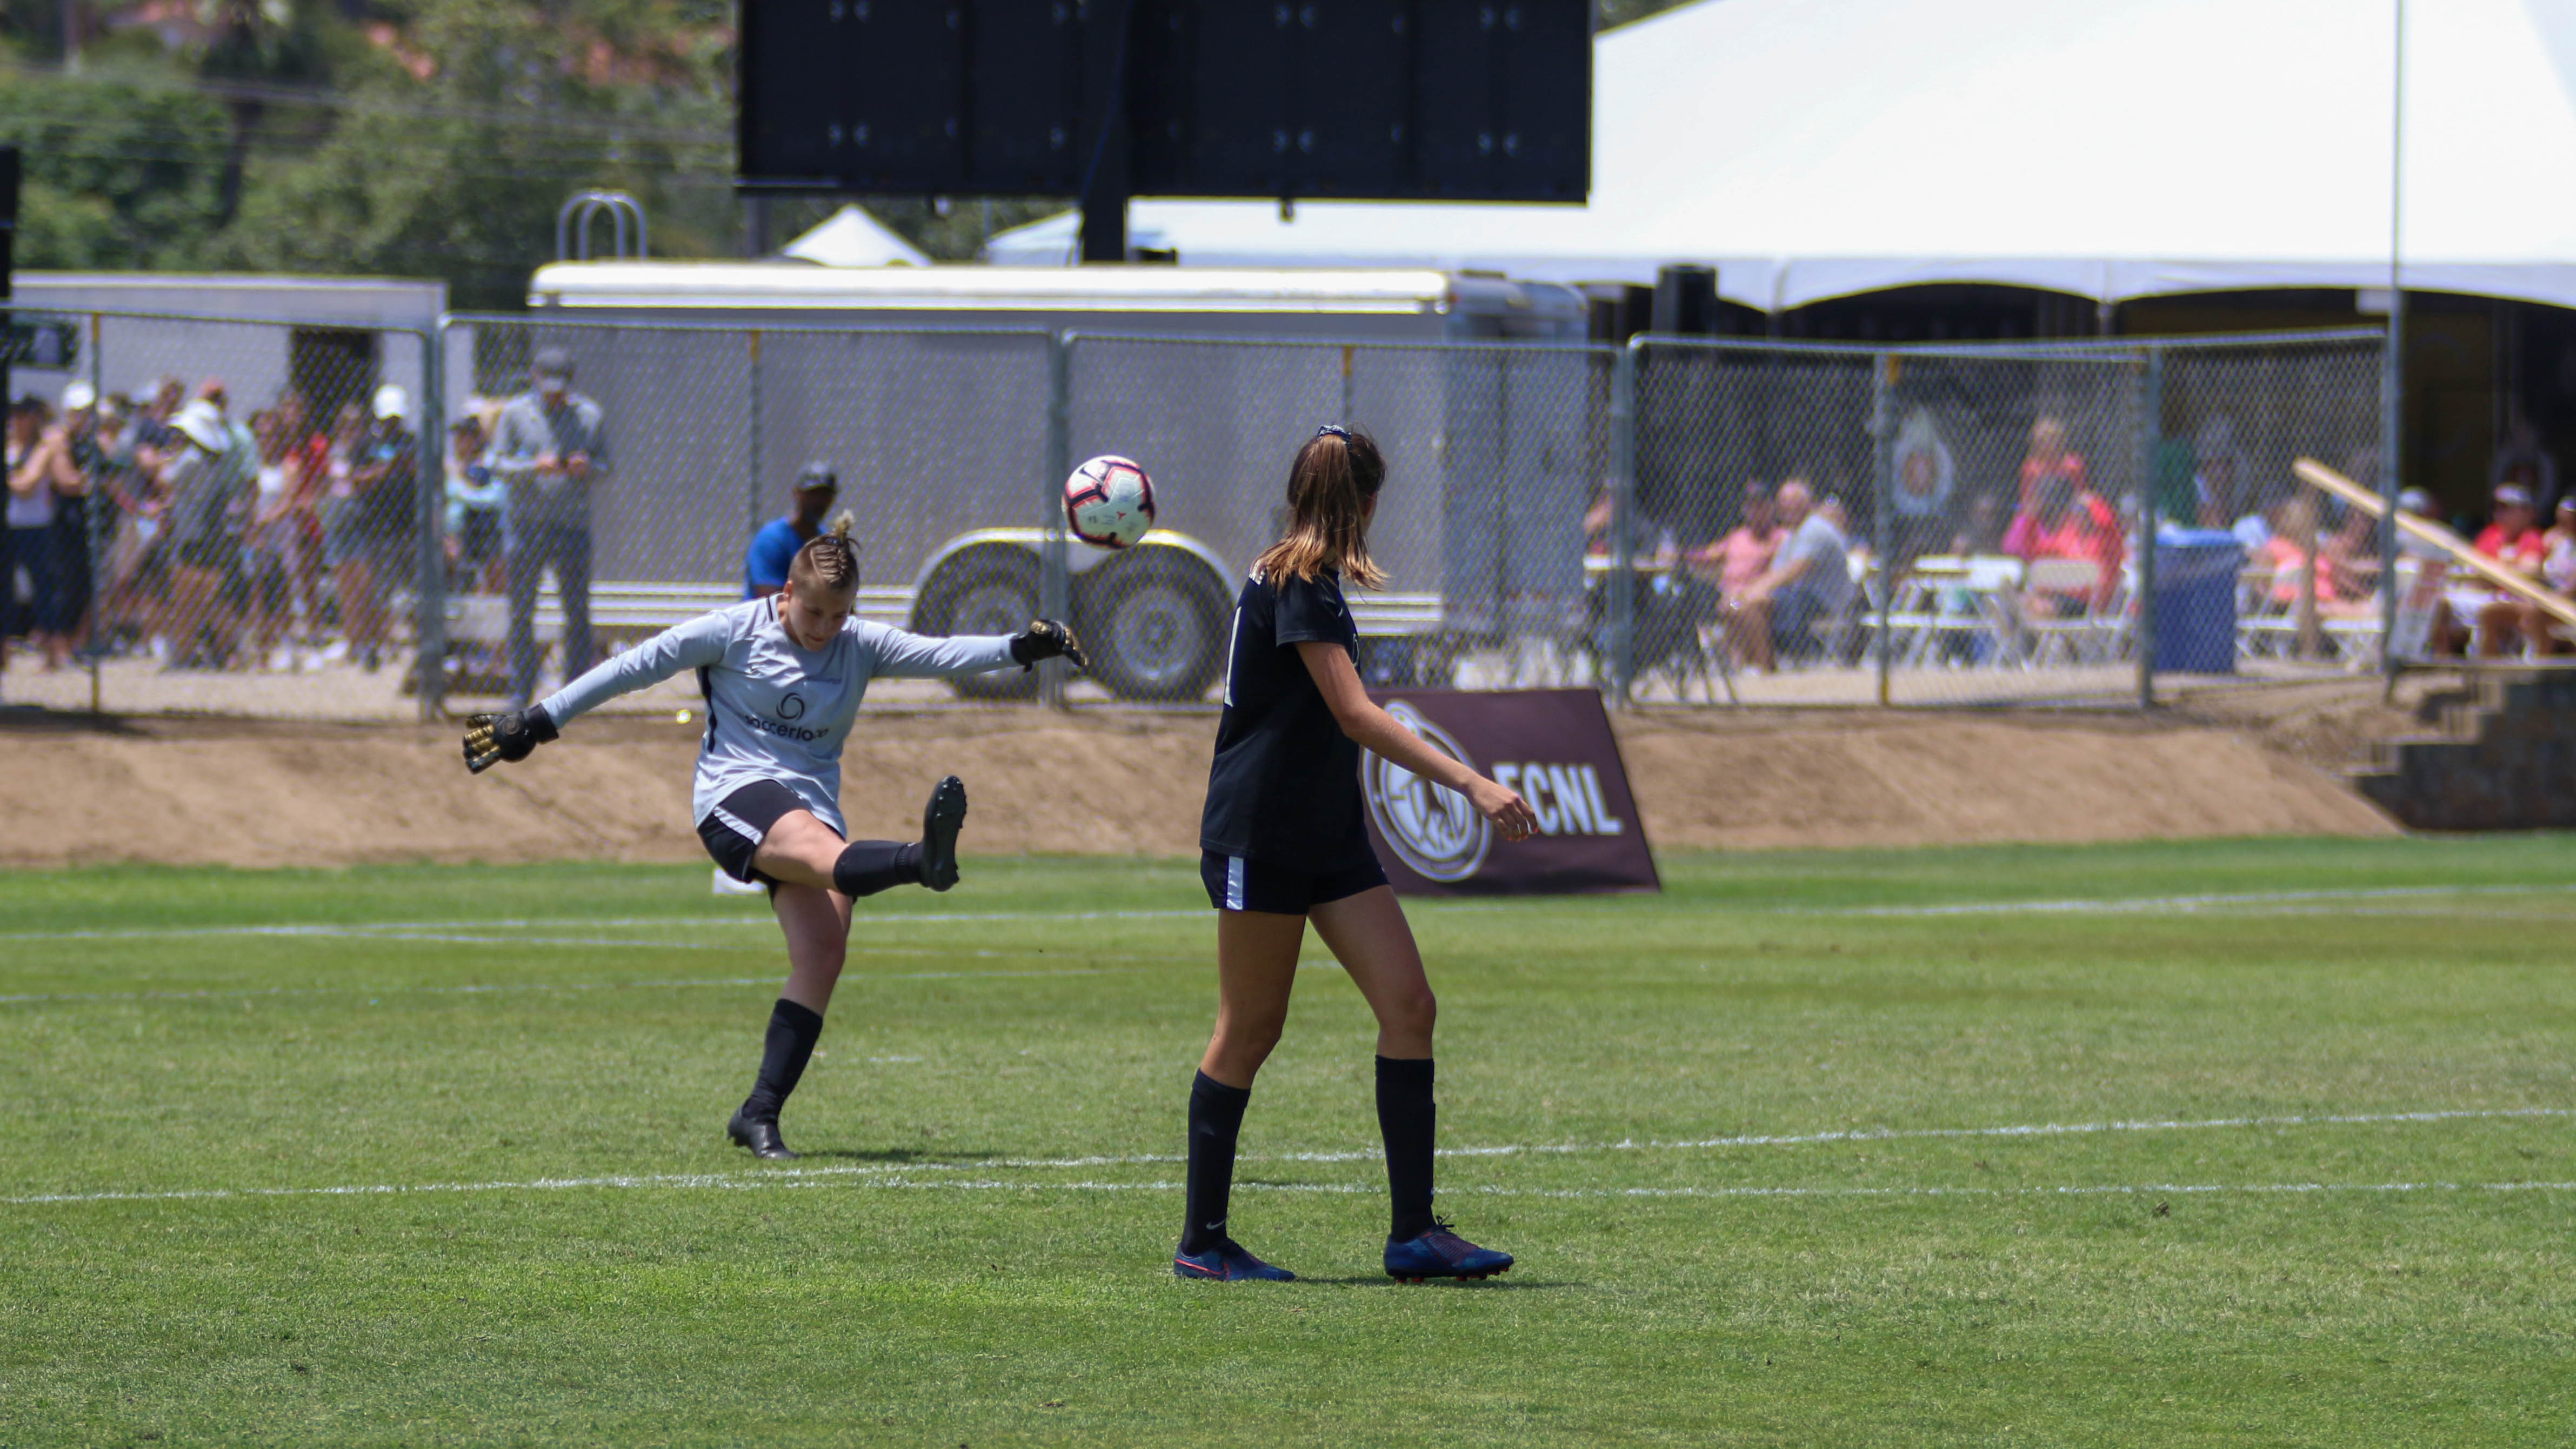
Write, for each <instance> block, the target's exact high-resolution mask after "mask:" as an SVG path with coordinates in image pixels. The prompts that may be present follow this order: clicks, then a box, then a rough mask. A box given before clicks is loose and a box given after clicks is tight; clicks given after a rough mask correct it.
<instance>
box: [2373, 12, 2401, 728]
mask: <svg viewBox="0 0 2576 1449" xmlns="http://www.w3.org/2000/svg"><path fill="white" fill-rule="evenodd" d="M2394 9H2395V11H2396V21H2397V25H2396V45H2395V47H2394V50H2395V57H2394V62H2393V66H2392V69H2391V73H2390V85H2389V95H2388V102H2389V104H2388V110H2389V140H2388V344H2387V346H2386V348H2385V349H2384V350H2383V351H2382V352H2381V354H2380V359H2379V500H2380V502H2381V503H2383V504H2385V505H2386V506H2385V507H2383V508H2382V509H2381V510H2380V512H2379V667H2380V670H2381V672H2382V673H2383V674H2384V675H2385V676H2386V680H2387V683H2386V686H2385V688H2386V692H2387V694H2388V695H2390V696H2391V697H2394V696H2395V694H2396V693H2397V672H2398V658H2397V495H2398V493H2399V492H2400V491H2402V489H2403V488H2404V486H2405V485H2404V482H2403V475H2404V473H2405V471H2406V469H2405V456H2406V455H2405V453H2404V451H2403V448H2404V446H2405V441H2406V437H2405V426H2404V424H2405V413H2406V409H2405V399H2406V282H2405V275H2404V272H2403V271H2402V269H2401V259H2402V258H2403V257H2404V255H2405V251H2404V247H2403V242H2404V240H2405V233H2404V229H2403V225H2404V219H2405V206H2404V200H2405V195H2406V191H2405V179H2406V0H2394Z"/></svg>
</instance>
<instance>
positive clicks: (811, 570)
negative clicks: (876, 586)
mask: <svg viewBox="0 0 2576 1449" xmlns="http://www.w3.org/2000/svg"><path fill="white" fill-rule="evenodd" d="M857 521H858V520H856V519H855V518H853V517H851V516H850V514H849V513H848V512H846V511H844V512H843V513H842V514H841V516H840V517H838V518H835V519H833V520H832V526H831V528H830V529H829V530H828V531H826V532H823V533H819V534H816V535H815V536H814V537H813V538H812V539H811V540H810V541H808V542H807V543H806V545H805V546H804V547H803V548H800V549H798V550H797V551H796V561H795V562H794V563H793V564H790V565H788V568H787V579H788V582H789V583H790V584H792V585H794V586H795V588H796V591H797V592H798V593H800V594H801V593H808V592H811V591H812V590H815V589H822V590H825V591H827V592H830V593H835V594H844V593H849V592H851V591H853V590H855V589H857V588H858V586H859V546H858V545H857V544H855V543H852V542H851V541H850V527H851V525H852V524H854V523H856V522H857Z"/></svg>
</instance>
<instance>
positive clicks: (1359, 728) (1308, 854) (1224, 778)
mask: <svg viewBox="0 0 2576 1449" xmlns="http://www.w3.org/2000/svg"><path fill="white" fill-rule="evenodd" d="M1385 481H1386V460H1385V459H1384V457H1382V456H1381V455H1380V454H1379V452H1378V449H1377V444H1376V443H1374V442H1373V441H1371V440H1370V439H1369V437H1368V436H1367V435H1366V434H1364V433H1353V432H1348V431H1345V430H1344V429H1341V428H1333V427H1328V428H1324V429H1322V430H1321V431H1319V432H1318V433H1316V435H1315V437H1314V438H1313V440H1311V441H1310V442H1308V443H1307V444H1306V446H1305V447H1304V448H1302V449H1300V450H1299V451H1298V453H1297V462H1296V465H1295V466H1294V467H1293V468H1291V469H1290V470H1289V475H1288V507H1289V513H1290V523H1289V528H1288V536H1287V537H1285V538H1283V539H1281V540H1280V541H1279V542H1277V543H1275V544H1273V545H1271V546H1270V548H1269V549H1268V550H1267V551H1266V552H1264V553H1263V554H1262V555H1261V558H1260V560H1259V561H1258V562H1257V563H1255V564H1254V565H1253V569H1252V577H1251V578H1250V579H1249V580H1247V581H1246V582H1245V583H1244V586H1243V593H1242V595H1241V596H1240V597H1239V598H1238V599H1237V600H1236V601H1235V606H1234V635H1233V641H1232V644H1231V645H1230V647H1229V650H1228V654H1229V657H1228V659H1227V661H1226V676H1225V712H1224V714H1223V716H1222V718H1221V719H1220V720H1219V722H1218V724H1217V733H1216V763H1215V764H1214V765H1213V766H1212V767H1210V769H1209V771H1208V793H1207V812H1206V815H1205V817H1204V819H1203V820H1202V823H1201V824H1200V827H1199V847H1200V851H1201V854H1200V861H1199V872H1200V874H1201V876H1203V877H1204V878H1205V880H1206V882H1207V890H1208V900H1209V903H1210V904H1212V905H1214V906H1215V907H1216V909H1217V928H1216V942H1217V944H1216V959H1217V990H1218V997H1217V1015H1216V1034H1215V1036H1214V1037H1213V1038H1212V1039H1211V1040H1210V1041H1209V1042H1208V1049H1207V1055H1206V1056H1205V1057H1204V1058H1202V1059H1201V1060H1200V1062H1199V1074H1198V1079H1197V1081H1195V1082H1194V1083H1192V1084H1191V1087H1190V1152H1189V1162H1190V1165H1189V1185H1188V1205H1187V1213H1188V1216H1187V1219H1186V1220H1185V1221H1184V1222H1183V1223H1182V1225H1181V1245H1180V1250H1179V1252H1177V1253H1176V1254H1175V1255H1174V1256H1173V1260H1172V1271H1173V1272H1174V1273H1176V1274H1178V1275H1179V1276H1181V1277H1184V1278H1216V1279H1244V1278H1273V1279H1285V1278H1293V1277H1295V1276H1296V1275H1295V1274H1293V1273H1290V1272H1289V1271H1287V1270H1286V1269H1284V1268H1276V1267H1273V1266H1271V1265H1270V1264H1268V1263H1265V1262H1263V1261H1261V1260H1260V1259H1259V1258H1256V1257H1254V1256H1253V1255H1252V1254H1250V1253H1249V1252H1246V1251H1245V1250H1244V1249H1243V1247H1242V1246H1241V1245H1240V1244H1238V1243H1236V1242H1235V1241H1234V1239H1233V1238H1232V1237H1231V1236H1229V1235H1228V1234H1227V1232H1226V1197H1227V1194H1228V1191H1229V1189H1230V1188H1231V1187H1232V1185H1233V1180H1234V1144H1235V1135H1236V1133H1237V1131H1238V1130H1239V1129H1240V1128H1241V1127H1242V1125H1243V1109H1244V1107H1245V1105H1246V1104H1247V1103H1249V1102H1250V1101H1251V1099H1252V1079H1253V1076H1254V1075H1255V1074H1256V1073H1258V1072H1259V1071H1260V1070H1261V1064H1262V1062H1263V1061H1264V1060H1266V1059H1267V1058H1268V1057H1269V1055H1270V1050H1271V1048H1272V1047H1274V1046H1276V1045H1278V1042H1279V1030H1280V1027H1281V1026H1282V1025H1283V1024H1284V1023H1285V1022H1286V1021H1287V1019H1288V993H1289V990H1290V989H1291V988H1292V987H1294V986H1295V985H1296V982H1297V951H1298V948H1299V946H1300V945H1302V944H1303V942H1304V940H1305V935H1306V923H1307V922H1308V921H1310V920H1311V921H1313V922H1314V923H1315V932H1316V934H1317V935H1320V936H1322V937H1323V938H1324V944H1325V945H1326V946H1329V947H1331V948H1332V952H1333V955H1334V956H1335V957H1336V958H1338V959H1339V960H1340V961H1341V963H1342V970H1343V971H1344V972H1346V973H1347V974H1348V975H1349V976H1350V978H1351V981H1352V982H1353V983H1354V984H1355V985H1357V986H1358V987H1359V989H1360V994H1361V995H1362V996H1364V997H1366V998H1367V1000H1368V1004H1369V1009H1370V1010H1372V1011H1374V1012H1375V1013H1377V1023H1378V1032H1377V1120H1378V1129H1379V1131H1380V1132H1381V1133H1383V1134H1384V1136H1385V1138H1386V1174H1387V1184H1388V1187H1389V1188H1390V1189H1391V1190H1392V1192H1393V1194H1394V1198H1395V1216H1394V1223H1393V1226H1392V1229H1391V1230H1390V1231H1389V1233H1388V1235H1387V1241H1386V1271H1387V1272H1388V1273H1389V1274H1390V1275H1392V1276H1394V1277H1397V1278H1404V1279H1411V1280H1415V1281H1419V1280H1421V1279H1424V1278H1482V1277H1485V1276H1487V1275H1489V1274H1493V1273H1499V1272H1501V1271H1503V1270H1504V1269H1506V1268H1508V1267H1510V1266H1511V1265H1512V1258H1511V1255H1510V1254H1509V1253H1500V1252H1495V1251H1494V1250H1492V1249H1490V1248H1480V1247H1477V1246H1476V1245H1475V1244H1473V1243H1470V1242H1468V1241H1467V1240H1465V1239H1464V1238H1461V1237H1459V1236H1458V1235H1457V1234H1456V1233H1454V1232H1452V1231H1450V1229H1449V1225H1448V1224H1447V1223H1444V1222H1442V1221H1440V1220H1439V1219H1438V1218H1435V1217H1433V1216H1432V1215H1431V1143H1432V1124H1433V1116H1434V1112H1433V1106H1432V1100H1431V1027H1432V1020H1433V1017H1434V1015H1435V1014H1436V1011H1437V1003H1435V1002H1434V1000H1433V999H1432V995H1431V984H1430V982H1429V981H1427V980H1425V979H1424V977H1423V974H1422V953H1421V952H1420V951H1419V950H1418V949H1416V948H1415V946H1414V944H1413V931H1412V928H1411V927H1410V926H1408V925H1406V924H1405V919H1404V910H1403V908H1402V907H1401V906H1399V905H1397V904H1396V900H1395V892H1394V891H1393V890H1391V889H1389V888H1388V886H1387V883H1386V872H1385V871H1384V870H1382V869H1380V868H1379V866H1378V863H1377V855H1376V853H1375V851H1373V850H1372V849H1371V848H1370V846H1369V838H1368V831H1367V828H1366V827H1365V826H1364V825H1363V824H1362V823H1361V817H1360V811H1361V801H1360V778H1359V764H1360V750H1361V748H1362V747H1366V748H1368V749H1370V750H1373V751H1375V752H1376V753H1377V754H1378V755H1379V756H1380V757H1381V758H1383V759H1385V760H1386V761H1387V762H1389V763H1390V764H1393V765H1396V766H1398V767H1400V768H1403V769H1406V770H1410V771H1412V772H1413V773H1415V774H1416V775H1419V776H1421V777H1423V778H1425V779H1427V780H1430V781H1433V782H1434V783H1436V784H1440V785H1444V786H1447V787H1448V788H1449V789H1452V790H1455V791H1458V792H1459V793H1460V794H1463V795H1465V796H1466V797H1467V800H1468V802H1469V803H1470V804H1472V805H1473V806H1474V807H1475V808H1476V810H1477V811H1478V812H1480V813H1481V814H1483V815H1484V816H1485V818H1486V819H1488V820H1490V821H1492V822H1493V823H1494V826H1495V828H1496V829H1497V830H1499V831H1500V832H1501V834H1502V836H1503V838H1504V839H1506V840H1519V839H1522V838H1524V837H1525V836H1527V835H1528V834H1529V832H1530V830H1531V828H1532V827H1533V825H1534V824H1535V823H1536V821H1535V817H1534V816H1533V815H1532V813H1531V811H1530V807H1529V804H1528V802H1527V801H1524V800H1523V799H1521V797H1520V796H1519V795H1518V794H1515V793H1514V792H1512V791H1510V790H1507V789H1505V788H1503V787H1502V786H1501V785H1498V784H1496V783H1494V782H1493V781H1491V780H1488V779H1486V778H1485V777H1484V776H1482V775H1479V774H1477V773H1476V772H1475V771H1473V770H1471V769H1469V768H1467V767H1466V766H1465V765H1462V764H1460V763H1459V762H1458V761H1456V760H1453V759H1451V758H1450V757H1449V756H1447V755H1445V754H1442V753H1441V752H1440V751H1438V750H1436V749H1433V748H1432V747H1431V746H1429V745H1427V744H1425V743H1423V741H1422V738H1421V736H1419V735H1416V734H1414V733H1413V732H1412V731H1411V730H1408V729H1406V728H1405V727H1404V726H1402V725H1400V724H1398V723H1396V722H1395V720H1394V719H1393V718H1392V717H1391V716H1389V715H1388V714H1387V712H1386V711H1385V710H1383V709H1380V708H1378V707H1377V705H1375V704H1373V703H1371V702H1370V700H1369V697H1368V691H1367V690H1366V689H1365V688H1364V687H1363V686H1362V685H1361V684H1360V676H1359V667H1358V658H1359V630H1358V629H1357V627H1356V626H1355V625H1353V623H1352V622H1351V611H1350V608H1349V606H1348V605H1346V604H1345V603H1344V602H1343V601H1342V583H1343V580H1345V579H1348V580H1350V581H1351V582H1353V583H1357V584H1360V585H1362V586H1363V587H1368V588H1375V587H1378V586H1379V585H1380V584H1381V583H1382V582H1383V579H1384V575H1383V574H1382V573H1381V572H1380V571H1379V569H1378V567H1377V565H1376V564H1375V563H1374V562H1372V561H1371V560H1370V558H1369V553H1368V523H1369V519H1370V517H1371V515H1372V514H1374V513H1375V511H1376V508H1377V493H1378V488H1379V486H1380V485H1381V484H1383V483H1384V482H1385Z"/></svg>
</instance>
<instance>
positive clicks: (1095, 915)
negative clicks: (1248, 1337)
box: [0, 910, 1213, 945]
mask: <svg viewBox="0 0 2576 1449" xmlns="http://www.w3.org/2000/svg"><path fill="white" fill-rule="evenodd" d="M1211 914H1213V913H1212V912H1209V911H1204V910H1195V911H983V912H955V911H951V912H941V913H932V912H921V913H902V912H897V913H890V914H887V915H881V916H880V915H870V914H868V913H866V912H864V911H862V912H860V913H858V914H857V915H855V916H853V917H852V919H851V923H850V924H851V929H852V930H858V929H861V928H862V927H864V928H865V929H869V930H877V929H882V928H885V927H889V926H907V925H914V924H924V925H955V924H959V923H968V924H990V923H995V922H1004V921H1037V922H1055V921H1169V920H1183V919H1193V918H1198V917H1204V916H1208V915H1211ZM776 924H777V922H776V921H775V920H774V919H772V918H771V917H769V916H767V915H757V916H755V915H741V916H624V917H610V918H606V919H599V918H566V919H559V920H499V921H494V920H480V921H354V922H346V921H344V922H320V923H314V924H291V923H290V924H278V925H261V926H141V927H135V928H133V929H130V930H81V931H15V932H9V933H5V934H0V942H9V941H168V940H192V939H200V938H211V937H218V936H317V937H321V938H323V939H326V940H330V939H343V938H348V937H354V936H383V935H386V934H387V933H401V932H456V931H570V930H593V931H626V930H659V929H666V928H671V927H679V928H684V929H688V928H701V927H709V926H737V927H739V926H759V927H762V928H764V929H766V928H771V927H774V926H775V925H776ZM393 938H394V939H403V937H401V936H399V935H396V936H394V937H393ZM421 939H426V940H438V939H444V937H442V936H438V935H430V936H424V937H422V938H421ZM513 939H514V940H516V939H518V938H513ZM585 944H588V943H585ZM606 944H611V945H633V944H640V943H636V942H609V943H606Z"/></svg>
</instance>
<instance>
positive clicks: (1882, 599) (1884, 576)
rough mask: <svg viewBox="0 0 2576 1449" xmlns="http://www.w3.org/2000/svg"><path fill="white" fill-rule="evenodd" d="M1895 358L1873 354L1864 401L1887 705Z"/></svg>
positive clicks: (1882, 690)
mask: <svg viewBox="0 0 2576 1449" xmlns="http://www.w3.org/2000/svg"><path fill="white" fill-rule="evenodd" d="M1898 361H1899V359H1898V358H1897V355H1896V354H1895V353H1893V352H1882V353H1880V354H1879V355H1878V358H1877V362H1878V366H1877V367H1876V368H1874V369H1872V373H1873V378H1872V382H1873V385H1872V386H1871V388H1870V400H1869V438H1870V458H1871V464H1872V466H1871V470H1870V471H1871V473H1872V475H1873V476H1872V479H1871V487H1870V491H1871V492H1872V493H1873V494H1875V495H1876V497H1875V498H1874V499H1873V500H1872V502H1871V505H1870V543H1869V551H1870V554H1871V555H1872V557H1873V558H1874V559H1875V560H1876V561H1877V565H1878V704H1879V708H1881V709H1885V708H1886V707H1887V705H1888V702H1889V701H1888V678H1887V676H1888V669H1889V666H1890V663H1891V661H1892V660H1893V658H1894V655H1893V653H1892V652H1891V647H1890V646H1891V645H1892V644H1893V642H1894V640H1893V636H1892V635H1891V634H1890V632H1889V631H1890V629H1891V628H1892V627H1893V625H1894V623H1895V609H1896V558H1895V555H1894V552H1893V551H1892V550H1891V549H1890V548H1889V547H1888V543H1889V538H1890V535H1892V534H1893V533H1895V531H1896V529H1895V513H1896V372H1897V366H1898Z"/></svg>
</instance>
